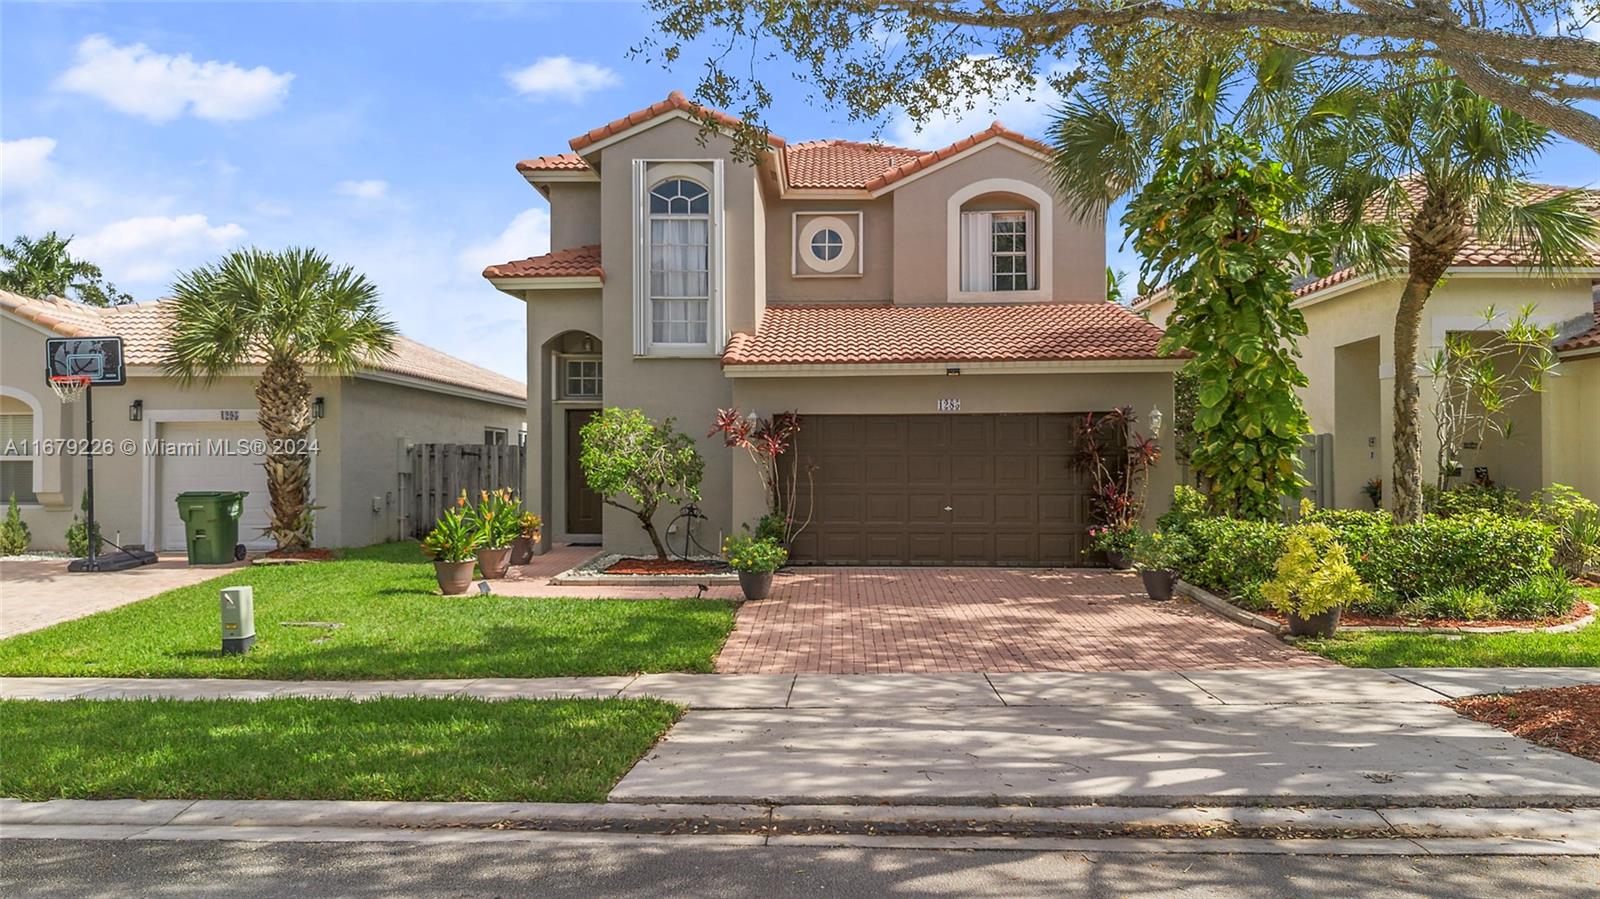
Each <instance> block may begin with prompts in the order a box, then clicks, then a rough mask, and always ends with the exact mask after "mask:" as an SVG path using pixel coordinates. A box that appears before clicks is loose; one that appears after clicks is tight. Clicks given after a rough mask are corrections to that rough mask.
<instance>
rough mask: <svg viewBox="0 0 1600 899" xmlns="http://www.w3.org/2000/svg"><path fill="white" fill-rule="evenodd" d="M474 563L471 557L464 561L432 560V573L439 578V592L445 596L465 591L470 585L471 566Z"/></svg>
mask: <svg viewBox="0 0 1600 899" xmlns="http://www.w3.org/2000/svg"><path fill="white" fill-rule="evenodd" d="M476 564H478V563H477V562H474V561H473V560H471V559H468V560H467V561H465V562H437V561H436V562H434V563H433V574H434V576H435V577H437V578H438V579H439V592H440V593H443V594H444V595H445V596H456V595H459V594H462V593H465V592H467V588H468V587H470V586H472V566H474V565H476Z"/></svg>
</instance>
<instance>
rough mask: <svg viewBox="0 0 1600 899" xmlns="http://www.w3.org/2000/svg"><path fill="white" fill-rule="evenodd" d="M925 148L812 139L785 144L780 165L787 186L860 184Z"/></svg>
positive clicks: (854, 185) (925, 152)
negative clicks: (801, 142)
mask: <svg viewBox="0 0 1600 899" xmlns="http://www.w3.org/2000/svg"><path fill="white" fill-rule="evenodd" d="M927 152H928V151H926V150H912V149H909V148H907V147H891V146H888V145H887V144H868V143H862V142H860V141H853V140H813V141H806V142H805V143H803V144H790V145H789V146H787V147H785V148H784V150H783V167H784V171H785V172H786V173H787V175H788V181H789V186H790V187H798V188H860V187H861V186H862V185H864V184H866V183H868V182H870V181H872V180H873V179H875V178H877V177H879V176H880V175H882V174H884V173H885V172H890V171H893V170H895V169H898V168H900V167H901V166H903V165H905V164H906V163H909V162H914V161H915V160H917V159H918V158H920V157H922V156H924V155H926V154H927Z"/></svg>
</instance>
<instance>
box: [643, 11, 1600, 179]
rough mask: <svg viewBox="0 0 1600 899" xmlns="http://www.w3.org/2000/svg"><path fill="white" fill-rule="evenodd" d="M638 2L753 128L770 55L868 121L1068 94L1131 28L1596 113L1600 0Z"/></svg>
mask: <svg viewBox="0 0 1600 899" xmlns="http://www.w3.org/2000/svg"><path fill="white" fill-rule="evenodd" d="M649 2H650V5H651V7H652V8H653V9H654V10H655V11H656V13H657V15H658V31H659V34H660V36H659V37H656V38H651V39H650V40H648V41H647V42H646V43H645V44H643V45H641V46H640V47H639V48H637V50H638V52H639V53H640V54H642V55H644V56H647V57H654V56H657V55H659V58H660V59H661V60H662V61H663V62H666V63H669V64H670V63H672V62H675V61H677V60H679V59H681V58H682V56H683V54H684V51H685V47H686V46H687V45H689V44H691V43H697V42H699V41H701V40H702V39H709V40H711V41H712V42H713V43H714V48H713V49H712V51H711V53H710V55H709V57H708V58H707V60H706V68H705V72H704V74H703V76H702V77H701V80H700V84H699V86H698V89H697V93H698V95H699V97H700V98H701V99H702V100H704V101H706V102H707V103H710V104H714V105H718V106H722V107H725V108H728V109H731V110H735V111H737V112H739V113H740V114H741V115H743V116H744V117H746V118H747V119H749V120H751V121H760V120H761V117H762V112H763V111H764V110H765V109H766V107H768V106H769V105H770V104H771V102H772V95H771V92H770V89H769V88H768V87H767V85H766V84H764V83H763V81H762V79H761V78H760V77H758V76H757V74H756V72H755V63H756V62H757V61H759V60H761V59H764V58H767V57H768V55H769V54H771V53H773V52H774V51H781V53H782V55H785V56H788V57H791V58H793V59H794V60H795V61H796V62H797V64H798V66H799V69H798V71H797V73H796V74H797V75H799V76H800V77H801V78H802V79H804V80H805V81H806V82H808V83H809V84H810V85H811V86H812V87H813V88H814V89H815V90H816V91H818V92H819V93H820V95H821V96H822V97H823V98H824V99H826V100H828V101H829V102H831V103H833V104H835V105H843V106H844V107H845V108H847V109H848V111H849V114H850V115H851V117H852V118H855V119H858V120H869V121H871V120H877V121H880V122H881V121H882V119H883V117H884V116H885V115H886V114H887V113H889V112H892V111H898V110H901V109H903V110H905V112H906V113H907V114H908V115H909V116H910V117H911V118H912V119H913V120H915V121H917V122H919V123H920V122H924V121H927V120H928V119H929V118H930V117H932V116H934V115H937V114H939V113H942V112H944V111H945V110H948V109H952V108H955V109H962V108H964V109H971V108H972V107H973V104H974V100H973V98H974V97H985V96H999V97H1003V96H1006V95H1009V94H1012V93H1015V92H1017V91H1019V90H1024V91H1025V90H1031V89H1032V88H1034V87H1035V86H1037V84H1038V82H1039V80H1040V79H1045V80H1049V81H1051V82H1053V83H1054V84H1055V86H1056V88H1057V89H1058V90H1059V91H1060V92H1061V93H1062V94H1066V93H1068V92H1069V91H1070V89H1071V88H1072V87H1074V86H1076V84H1077V82H1078V81H1079V80H1081V79H1082V77H1083V75H1084V73H1086V72H1091V71H1095V70H1097V69H1101V68H1103V67H1105V66H1107V65H1111V66H1115V65H1116V63H1117V59H1116V58H1115V49H1114V48H1115V47H1116V46H1118V45H1119V44H1123V43H1124V42H1126V41H1127V40H1128V39H1129V38H1130V37H1137V36H1138V35H1140V34H1152V33H1163V34H1170V33H1173V32H1204V33H1208V34H1213V35H1228V36H1231V37H1233V38H1236V39H1237V40H1238V41H1239V42H1240V44H1241V45H1242V46H1243V48H1244V49H1245V52H1261V51H1262V50H1263V49H1265V48H1271V47H1277V48H1284V47H1289V48H1296V49H1300V50H1302V51H1304V52H1306V53H1308V54H1310V55H1313V56H1316V57H1318V58H1321V59H1325V60H1327V61H1329V62H1330V63H1337V64H1339V65H1343V66H1350V67H1358V68H1373V69H1383V70H1388V69H1389V68H1390V67H1397V68H1399V69H1401V70H1407V71H1409V70H1414V69H1415V68H1416V66H1417V64H1418V62H1421V61H1435V62H1438V63H1440V64H1442V65H1444V66H1446V67H1448V68H1449V69H1450V71H1451V72H1452V73H1453V74H1454V75H1455V76H1456V77H1457V78H1459V79H1461V81H1462V82H1464V83H1465V84H1467V85H1468V86H1469V87H1471V88H1472V89H1473V90H1474V91H1476V92H1477V93H1479V94H1481V95H1482V96H1484V97H1486V98H1488V99H1490V100H1493V101H1494V102H1495V103H1498V104H1499V105H1501V106H1503V107H1505V108H1507V109H1510V110H1513V111H1515V112H1517V113H1518V114H1520V115H1522V116H1524V117H1526V118H1528V119H1530V120H1532V121H1534V122H1537V123H1539V124H1542V125H1545V126H1546V127H1548V128H1550V129H1552V130H1554V131H1556V132H1558V133H1560V134H1564V135H1566V136H1567V137H1570V138H1572V139H1573V140H1575V141H1578V142H1579V143H1582V144H1585V145H1587V146H1589V147H1591V148H1593V149H1596V150H1600V115H1596V114H1595V113H1594V112H1593V111H1592V110H1593V103H1592V102H1590V103H1587V104H1585V103H1583V102H1582V101H1596V100H1600V43H1596V42H1595V41H1592V40H1586V39H1584V37H1582V35H1584V34H1586V33H1587V34H1592V33H1594V30H1595V29H1600V0H1516V2H1513V3H1506V2H1489V0H1209V2H1196V0H804V2H802V0H649ZM1108 48H1110V49H1109V52H1108ZM1123 74H1126V75H1127V76H1129V77H1131V78H1140V77H1145V76H1144V73H1140V72H1125V73H1123ZM1575 101H1576V102H1575ZM1586 105H1587V106H1588V108H1585V106H1586Z"/></svg>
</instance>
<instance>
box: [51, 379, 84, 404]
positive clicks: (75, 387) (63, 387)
mask: <svg viewBox="0 0 1600 899" xmlns="http://www.w3.org/2000/svg"><path fill="white" fill-rule="evenodd" d="M91 380H93V379H92V378H90V377H89V376H88V375H51V376H50V389H51V390H53V391H55V394H56V399H59V400H61V402H62V403H75V402H77V401H78V400H80V399H82V398H83V394H84V392H85V391H87V390H88V389H89V382H90V381H91Z"/></svg>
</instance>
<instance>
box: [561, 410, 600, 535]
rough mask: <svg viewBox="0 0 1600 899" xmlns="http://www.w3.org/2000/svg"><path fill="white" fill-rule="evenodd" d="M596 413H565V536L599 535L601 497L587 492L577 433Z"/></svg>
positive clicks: (590, 491)
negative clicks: (579, 459) (566, 534)
mask: <svg viewBox="0 0 1600 899" xmlns="http://www.w3.org/2000/svg"><path fill="white" fill-rule="evenodd" d="M599 411H600V410H599V409H568V410H567V533H568V534H598V533H600V508H601V505H602V504H601V502H600V494H598V493H595V492H594V491H593V490H590V489H589V481H588V480H587V479H586V478H584V476H583V466H582V465H580V464H578V456H579V455H580V454H581V453H582V452H583V438H582V437H580V436H579V434H578V432H579V430H580V429H581V428H582V427H583V426H584V425H586V424H588V423H589V419H591V418H593V417H594V416H595V415H596V414H598V413H599Z"/></svg>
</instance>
